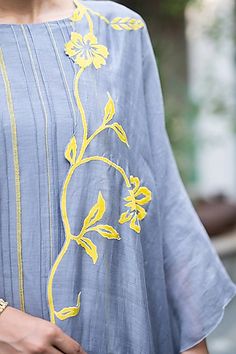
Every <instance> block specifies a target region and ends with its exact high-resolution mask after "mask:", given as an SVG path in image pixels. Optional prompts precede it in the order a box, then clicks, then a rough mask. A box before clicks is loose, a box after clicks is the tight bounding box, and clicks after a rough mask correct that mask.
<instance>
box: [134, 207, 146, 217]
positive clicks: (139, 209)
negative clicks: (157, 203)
mask: <svg viewBox="0 0 236 354" xmlns="http://www.w3.org/2000/svg"><path fill="white" fill-rule="evenodd" d="M136 211H137V216H138V219H139V220H143V219H144V218H145V216H146V215H147V212H146V210H145V209H144V208H143V207H141V206H139V205H136Z"/></svg>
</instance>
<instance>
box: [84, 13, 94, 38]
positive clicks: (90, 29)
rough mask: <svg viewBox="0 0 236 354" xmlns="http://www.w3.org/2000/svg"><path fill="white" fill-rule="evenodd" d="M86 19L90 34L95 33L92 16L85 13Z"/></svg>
mask: <svg viewBox="0 0 236 354" xmlns="http://www.w3.org/2000/svg"><path fill="white" fill-rule="evenodd" d="M85 16H86V19H87V21H88V25H89V32H91V33H93V20H92V19H91V16H90V15H89V14H88V12H87V11H86V12H85Z"/></svg>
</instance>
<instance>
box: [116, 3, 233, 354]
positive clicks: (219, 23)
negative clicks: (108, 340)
mask: <svg viewBox="0 0 236 354" xmlns="http://www.w3.org/2000/svg"><path fill="white" fill-rule="evenodd" d="M119 2H120V3H122V4H124V5H126V6H128V7H130V8H132V9H134V10H135V11H137V12H138V13H139V14H141V15H142V16H143V18H144V19H145V21H146V23H147V25H148V28H149V32H150V35H151V38H152V43H153V47H154V50H155V54H156V58H157V64H158V67H159V71H160V76H161V82H162V88H163V95H164V101H165V112H166V125H167V130H168V134H169V137H170V140H171V144H172V148H173V151H174V154H175V158H176V160H177V163H178V167H179V170H180V173H181V177H182V179H183V181H184V183H185V186H186V189H187V191H188V193H189V195H190V197H191V200H192V202H193V204H194V206H195V208H196V211H197V213H198V215H199V217H200V218H201V220H202V222H203V224H204V226H205V228H206V230H207V231H208V234H209V236H210V237H211V240H212V242H213V244H214V246H215V247H216V249H217V251H218V253H219V255H220V257H221V259H222V261H223V263H224V265H225V267H226V269H227V270H228V272H229V274H230V276H231V278H232V279H233V281H234V282H236V55H235V53H236V51H235V48H236V26H235V22H236V21H235V19H236V0H223V1H222V0H148V1H143V0H120V1H119ZM208 346H209V350H210V353H211V354H236V299H235V300H233V301H232V302H231V303H230V305H229V306H227V308H226V312H225V316H224V319H223V321H222V322H221V324H220V325H219V326H218V327H217V329H216V330H215V331H214V332H213V333H212V334H211V335H210V336H209V337H208Z"/></svg>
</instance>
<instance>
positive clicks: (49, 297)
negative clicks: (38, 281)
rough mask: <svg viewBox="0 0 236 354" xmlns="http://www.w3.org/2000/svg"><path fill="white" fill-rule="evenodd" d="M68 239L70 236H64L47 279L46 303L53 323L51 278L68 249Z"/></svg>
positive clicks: (53, 310)
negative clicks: (64, 238)
mask: <svg viewBox="0 0 236 354" xmlns="http://www.w3.org/2000/svg"><path fill="white" fill-rule="evenodd" d="M70 241H71V239H70V237H66V241H65V242H64V245H63V247H62V249H61V251H60V253H59V255H58V257H57V259H56V261H55V263H54V264H53V266H52V270H51V273H50V277H49V280H48V305H49V311H50V321H51V322H52V323H54V324H55V323H56V320H55V307H54V301H53V289H52V287H53V280H54V276H55V274H56V271H57V268H58V266H59V264H60V263H61V261H62V259H63V257H64V255H65V254H66V252H67V250H68V247H69V245H70Z"/></svg>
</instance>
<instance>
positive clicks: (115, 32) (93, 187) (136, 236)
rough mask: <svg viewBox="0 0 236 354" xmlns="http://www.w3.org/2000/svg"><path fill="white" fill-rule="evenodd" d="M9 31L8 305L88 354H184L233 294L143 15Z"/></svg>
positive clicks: (2, 120)
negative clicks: (180, 157) (181, 152)
mask: <svg viewBox="0 0 236 354" xmlns="http://www.w3.org/2000/svg"><path fill="white" fill-rule="evenodd" d="M74 4H75V10H74V13H73V14H72V16H71V17H69V18H65V19H60V20H59V21H49V22H44V23H36V24H23V25H20V24H13V25H11V24H0V48H1V49H0V112H1V115H0V125H1V126H0V166H1V167H0V211H1V212H0V297H3V298H4V299H6V300H7V301H8V302H9V303H10V305H11V306H14V307H16V308H20V309H22V310H24V311H26V312H27V313H30V314H32V315H35V316H38V317H41V318H44V319H47V320H51V321H52V322H53V323H56V324H57V325H58V326H60V327H61V328H62V329H63V330H64V331H65V332H66V333H68V334H69V335H70V336H72V337H73V338H75V339H76V340H77V341H79V342H80V343H81V344H82V346H83V347H84V349H85V350H86V351H87V352H88V353H90V354H177V353H179V352H180V351H183V350H186V349H188V348H190V347H192V346H193V345H195V344H196V343H198V342H200V341H201V340H202V339H203V338H205V337H206V336H207V335H208V334H209V333H210V332H211V331H212V330H213V329H214V328H215V327H216V325H217V324H218V323H219V322H220V320H221V319H222V316H223V311H224V308H225V306H226V305H227V304H228V303H229V301H230V300H231V299H232V297H233V296H234V295H235V294H236V287H235V285H234V284H233V283H232V282H231V280H230V278H229V276H228V275H227V273H226V271H225V269H224V267H223V266H222V264H221V262H220V260H219V258H218V256H217V254H216V252H215V251H214V249H213V247H212V246H211V243H210V241H209V237H208V235H207V233H206V231H205V229H204V227H203V225H202V224H201V222H200V219H199V218H198V216H197V214H196V212H195V210H194V208H193V206H192V204H191V202H190V199H189V197H188V195H187V193H186V190H185V188H184V186H183V183H182V181H181V178H180V175H179V172H178V170H177V167H176V163H175V160H174V157H173V153H172V150H171V147H170V143H169V139H168V136H167V133H166V129H165V121H164V113H163V101H162V93H161V88H160V81H159V76H158V70H157V66H156V61H155V57H154V53H153V49H152V45H151V41H150V37H149V34H148V30H147V27H146V24H145V22H144V21H143V19H142V17H140V15H138V14H137V13H135V12H133V11H131V10H130V9H128V8H126V7H124V6H122V5H118V4H116V3H115V2H112V1H78V0H75V2H74Z"/></svg>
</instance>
